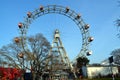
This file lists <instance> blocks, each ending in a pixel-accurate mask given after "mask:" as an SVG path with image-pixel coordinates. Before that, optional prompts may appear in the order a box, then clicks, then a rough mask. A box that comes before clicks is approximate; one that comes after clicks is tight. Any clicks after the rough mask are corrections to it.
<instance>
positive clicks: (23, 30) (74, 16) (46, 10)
mask: <svg viewBox="0 0 120 80" xmlns="http://www.w3.org/2000/svg"><path fill="white" fill-rule="evenodd" d="M51 13H56V14H60V15H64V16H66V17H68V18H70V19H71V20H72V21H73V22H75V24H76V25H77V26H78V28H79V30H80V32H81V34H82V47H81V49H80V52H79V53H78V55H77V56H76V58H77V57H80V56H82V57H86V56H88V55H91V54H92V53H91V50H89V46H90V43H91V42H92V41H93V39H94V38H93V37H92V36H90V33H89V27H90V26H89V24H86V23H85V22H84V20H83V19H82V17H81V15H80V14H78V13H76V12H75V11H74V10H71V9H70V8H69V7H63V6H59V5H48V6H40V7H39V8H38V9H36V10H34V11H32V12H28V13H27V16H26V17H25V21H24V22H20V23H19V24H18V27H19V31H20V35H21V37H22V44H23V49H24V50H26V49H27V41H26V35H27V31H28V29H29V26H30V24H31V23H32V22H33V21H34V20H35V19H37V18H39V17H40V16H43V15H46V14H51ZM17 40H18V39H17V38H16V41H17Z"/></svg>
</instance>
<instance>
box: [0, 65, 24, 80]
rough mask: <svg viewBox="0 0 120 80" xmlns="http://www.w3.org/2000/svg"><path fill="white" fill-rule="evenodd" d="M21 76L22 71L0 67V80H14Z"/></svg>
mask: <svg viewBox="0 0 120 80" xmlns="http://www.w3.org/2000/svg"><path fill="white" fill-rule="evenodd" d="M21 75H22V70H21V69H17V68H4V67H0V80H1V79H2V80H6V79H9V80H14V78H15V77H16V78H18V77H20V76H21Z"/></svg>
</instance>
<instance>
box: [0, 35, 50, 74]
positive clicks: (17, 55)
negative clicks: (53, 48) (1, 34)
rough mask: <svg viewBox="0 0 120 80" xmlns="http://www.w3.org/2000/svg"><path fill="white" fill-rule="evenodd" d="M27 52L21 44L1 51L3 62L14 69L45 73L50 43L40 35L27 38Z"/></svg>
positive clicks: (13, 43) (11, 45)
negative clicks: (45, 62)
mask: <svg viewBox="0 0 120 80" xmlns="http://www.w3.org/2000/svg"><path fill="white" fill-rule="evenodd" d="M27 47H28V49H27V50H26V51H24V50H23V48H22V46H21V43H16V42H14V41H12V43H10V44H8V45H6V46H3V47H2V48H1V49H0V55H1V59H2V60H1V62H2V63H6V64H9V65H10V64H11V66H12V67H18V68H23V67H24V68H25V69H29V70H31V69H32V71H34V72H35V73H40V72H42V71H44V67H45V65H44V61H45V60H46V59H47V58H48V57H47V55H48V52H49V49H50V43H49V42H48V41H47V39H46V38H45V37H44V36H43V35H42V34H40V33H38V34H36V35H34V36H29V37H27Z"/></svg>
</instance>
